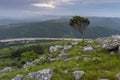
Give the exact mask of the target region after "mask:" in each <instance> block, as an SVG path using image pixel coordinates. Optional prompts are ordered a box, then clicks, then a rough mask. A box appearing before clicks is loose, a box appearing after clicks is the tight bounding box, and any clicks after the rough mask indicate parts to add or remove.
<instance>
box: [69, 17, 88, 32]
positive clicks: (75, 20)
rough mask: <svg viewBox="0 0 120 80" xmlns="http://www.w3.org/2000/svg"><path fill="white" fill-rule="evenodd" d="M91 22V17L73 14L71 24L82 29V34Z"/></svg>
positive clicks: (77, 28) (79, 29)
mask: <svg viewBox="0 0 120 80" xmlns="http://www.w3.org/2000/svg"><path fill="white" fill-rule="evenodd" d="M89 24H90V21H89V19H88V18H85V17H81V16H73V17H72V18H71V19H70V22H69V25H70V26H72V27H73V28H74V29H76V30H78V31H80V33H81V34H83V32H84V30H85V29H86V28H87V27H88V25H89Z"/></svg>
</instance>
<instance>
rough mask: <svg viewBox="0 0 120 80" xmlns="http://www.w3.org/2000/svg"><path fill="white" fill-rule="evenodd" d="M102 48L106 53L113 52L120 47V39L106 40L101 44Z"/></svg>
mask: <svg viewBox="0 0 120 80" xmlns="http://www.w3.org/2000/svg"><path fill="white" fill-rule="evenodd" d="M102 44H103V46H102V48H103V49H104V50H108V51H115V50H117V49H118V47H119V46H120V39H117V38H106V39H104V40H103V42H102Z"/></svg>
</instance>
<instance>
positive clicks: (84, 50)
mask: <svg viewBox="0 0 120 80" xmlns="http://www.w3.org/2000/svg"><path fill="white" fill-rule="evenodd" d="M88 52H94V49H93V47H92V46H86V47H84V49H83V53H88Z"/></svg>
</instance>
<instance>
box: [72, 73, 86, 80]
mask: <svg viewBox="0 0 120 80" xmlns="http://www.w3.org/2000/svg"><path fill="white" fill-rule="evenodd" d="M84 73H85V72H84V71H74V72H73V76H74V77H75V79H76V80H79V79H80V78H81V77H82V75H83V74H84Z"/></svg>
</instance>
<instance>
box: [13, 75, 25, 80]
mask: <svg viewBox="0 0 120 80" xmlns="http://www.w3.org/2000/svg"><path fill="white" fill-rule="evenodd" d="M22 78H23V75H20V74H18V75H17V76H16V77H14V78H13V79H12V80H22Z"/></svg>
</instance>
